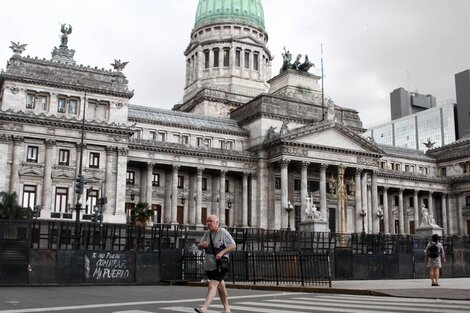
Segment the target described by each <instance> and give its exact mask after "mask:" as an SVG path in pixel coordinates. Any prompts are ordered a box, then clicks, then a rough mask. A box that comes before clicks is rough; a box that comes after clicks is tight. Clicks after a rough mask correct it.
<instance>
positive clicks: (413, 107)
mask: <svg viewBox="0 0 470 313" xmlns="http://www.w3.org/2000/svg"><path fill="white" fill-rule="evenodd" d="M435 106H436V98H435V97H434V96H432V95H423V94H419V93H417V92H410V91H407V90H405V89H404V88H397V89H395V90H394V91H392V92H391V93H390V109H391V118H392V120H396V119H399V118H402V117H405V116H408V115H411V114H414V113H418V112H421V111H424V110H427V109H430V108H433V107H435Z"/></svg>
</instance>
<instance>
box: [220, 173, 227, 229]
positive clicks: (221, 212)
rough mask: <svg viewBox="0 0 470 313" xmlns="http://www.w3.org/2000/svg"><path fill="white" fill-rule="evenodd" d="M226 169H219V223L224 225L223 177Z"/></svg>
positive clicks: (225, 175) (225, 174)
mask: <svg viewBox="0 0 470 313" xmlns="http://www.w3.org/2000/svg"><path fill="white" fill-rule="evenodd" d="M226 177H227V170H221V171H220V195H219V213H218V215H219V221H220V225H225V178H226Z"/></svg>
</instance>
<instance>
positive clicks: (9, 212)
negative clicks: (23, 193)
mask: <svg viewBox="0 0 470 313" xmlns="http://www.w3.org/2000/svg"><path fill="white" fill-rule="evenodd" d="M0 198H1V202H0V219H8V220H24V219H31V218H32V217H33V211H32V209H31V208H23V207H22V206H20V205H19V204H18V195H17V194H16V192H5V191H2V192H0Z"/></svg>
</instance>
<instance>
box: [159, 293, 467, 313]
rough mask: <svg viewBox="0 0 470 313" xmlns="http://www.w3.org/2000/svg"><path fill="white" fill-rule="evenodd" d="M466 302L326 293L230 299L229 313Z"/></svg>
mask: <svg viewBox="0 0 470 313" xmlns="http://www.w3.org/2000/svg"><path fill="white" fill-rule="evenodd" d="M468 306H469V302H468V301H457V300H438V299H422V298H420V299H417V298H394V297H379V296H356V295H333V294H331V295H329V294H311V295H310V294H301V295H297V296H296V295H292V294H286V297H276V298H266V299H263V300H260V299H257V300H256V301H253V300H251V299H234V300H231V301H230V307H231V309H232V312H233V313H248V312H250V313H307V312H342V313H369V312H381V313H405V312H429V313H433V312H436V313H438V312H439V313H440V312H446V313H453V312H458V313H463V312H469V308H468ZM221 311H223V306H222V305H221V304H220V302H215V303H214V304H213V305H212V306H211V307H210V310H209V311H208V313H220V312H221ZM156 312H161V313H164V312H168V313H170V312H183V313H185V312H186V313H190V312H191V313H194V310H193V308H192V307H188V306H171V307H162V308H159V309H158V311H156Z"/></svg>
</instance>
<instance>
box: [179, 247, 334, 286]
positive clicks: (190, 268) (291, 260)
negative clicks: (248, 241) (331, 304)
mask: <svg viewBox="0 0 470 313" xmlns="http://www.w3.org/2000/svg"><path fill="white" fill-rule="evenodd" d="M230 265H231V270H230V272H229V273H228V274H227V275H226V280H227V281H232V282H233V283H236V282H246V283H252V284H276V285H280V284H292V285H298V284H301V285H302V286H305V285H328V286H330V287H331V272H330V257H329V253H328V252H325V253H303V252H300V251H297V252H263V251H256V252H234V253H232V254H231V256H230ZM182 277H183V279H184V280H187V281H201V280H203V279H205V271H204V256H203V255H184V257H183V276H182Z"/></svg>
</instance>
